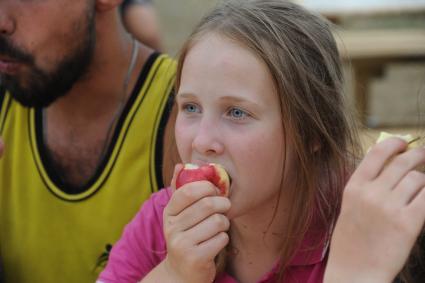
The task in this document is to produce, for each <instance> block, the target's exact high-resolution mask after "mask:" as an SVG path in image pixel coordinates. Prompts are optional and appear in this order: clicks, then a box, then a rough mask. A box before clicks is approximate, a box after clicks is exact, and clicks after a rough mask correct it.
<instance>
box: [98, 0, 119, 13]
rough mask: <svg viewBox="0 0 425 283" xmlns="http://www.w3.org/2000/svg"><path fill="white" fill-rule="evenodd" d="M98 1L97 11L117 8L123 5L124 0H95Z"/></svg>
mask: <svg viewBox="0 0 425 283" xmlns="http://www.w3.org/2000/svg"><path fill="white" fill-rule="evenodd" d="M95 1H96V11H98V12H106V11H109V10H112V9H115V8H116V7H117V6H119V5H121V3H122V1H123V0H95Z"/></svg>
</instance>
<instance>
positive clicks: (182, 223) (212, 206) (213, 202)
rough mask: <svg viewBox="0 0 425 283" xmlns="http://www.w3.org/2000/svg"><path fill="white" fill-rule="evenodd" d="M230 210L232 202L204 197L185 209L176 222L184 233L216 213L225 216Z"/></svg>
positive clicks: (216, 197)
mask: <svg viewBox="0 0 425 283" xmlns="http://www.w3.org/2000/svg"><path fill="white" fill-rule="evenodd" d="M229 209H230V200H229V199H228V198H226V197H222V196H212V197H204V198H202V199H200V200H199V201H197V202H195V203H194V204H193V205H191V206H189V207H187V208H185V209H184V210H183V211H182V212H181V213H180V214H179V215H177V216H175V218H174V221H175V222H179V228H180V229H181V230H183V231H185V230H188V229H190V228H192V227H193V226H195V225H197V224H198V223H200V222H201V221H203V220H205V219H206V218H207V217H209V216H210V215H213V214H215V213H220V214H224V213H226V212H227V211H228V210H229Z"/></svg>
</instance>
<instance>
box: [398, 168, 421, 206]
mask: <svg viewBox="0 0 425 283" xmlns="http://www.w3.org/2000/svg"><path fill="white" fill-rule="evenodd" d="M423 187H425V174H423V173H420V172H418V171H410V172H409V173H407V174H406V176H405V177H404V178H403V179H402V180H401V181H400V183H399V184H398V185H397V186H396V187H395V189H394V191H393V193H392V198H393V199H394V201H395V202H396V203H399V204H400V205H403V206H404V205H407V204H408V203H410V202H411V201H412V200H413V198H414V197H415V196H416V195H417V194H418V192H419V191H420V190H422V188H423Z"/></svg>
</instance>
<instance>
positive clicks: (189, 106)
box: [182, 103, 200, 113]
mask: <svg viewBox="0 0 425 283" xmlns="http://www.w3.org/2000/svg"><path fill="white" fill-rule="evenodd" d="M182 108H183V110H184V111H186V112H187V113H199V112H200V110H199V107H198V106H197V105H196V104H193V103H186V104H184V105H183V107H182Z"/></svg>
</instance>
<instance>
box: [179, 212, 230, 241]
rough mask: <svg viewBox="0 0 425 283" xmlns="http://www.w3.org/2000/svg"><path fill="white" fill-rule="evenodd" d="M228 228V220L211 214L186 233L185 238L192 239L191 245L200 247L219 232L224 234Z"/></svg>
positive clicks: (222, 216) (219, 215) (220, 215)
mask: <svg viewBox="0 0 425 283" xmlns="http://www.w3.org/2000/svg"><path fill="white" fill-rule="evenodd" d="M229 227H230V221H229V219H228V218H227V217H226V216H224V215H223V214H219V213H217V214H213V215H210V216H209V217H208V218H206V219H205V220H204V221H202V222H200V223H199V224H198V225H196V226H194V227H193V228H191V229H190V230H188V231H186V232H185V233H186V237H187V238H190V239H192V241H193V243H195V244H196V245H200V244H201V243H203V242H205V241H208V240H209V239H211V238H213V237H214V236H215V235H217V234H218V233H220V232H225V231H227V230H228V229H229Z"/></svg>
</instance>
